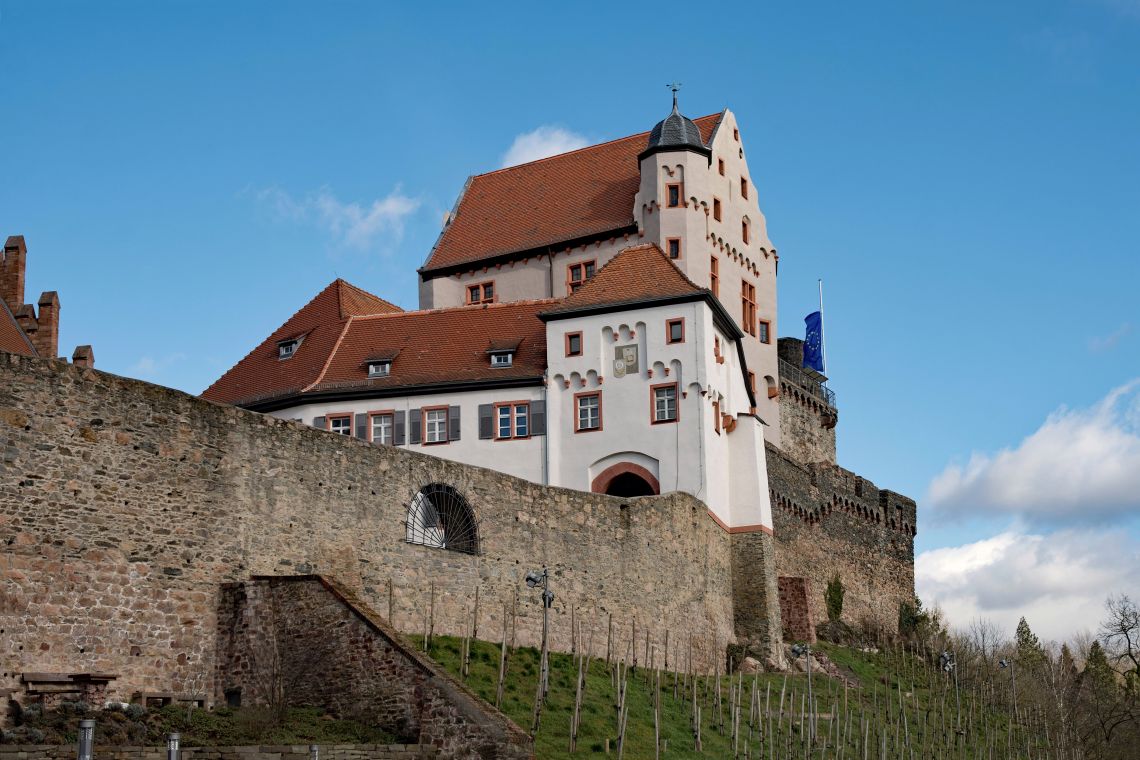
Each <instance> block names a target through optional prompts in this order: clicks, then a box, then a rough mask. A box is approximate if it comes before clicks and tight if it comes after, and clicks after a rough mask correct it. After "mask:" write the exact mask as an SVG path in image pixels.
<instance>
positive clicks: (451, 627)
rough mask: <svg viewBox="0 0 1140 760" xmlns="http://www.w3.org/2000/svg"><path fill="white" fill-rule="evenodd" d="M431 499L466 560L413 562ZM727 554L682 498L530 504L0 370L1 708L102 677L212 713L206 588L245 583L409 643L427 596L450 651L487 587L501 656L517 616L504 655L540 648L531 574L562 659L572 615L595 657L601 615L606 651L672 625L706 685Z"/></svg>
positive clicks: (724, 539)
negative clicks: (512, 641) (505, 633)
mask: <svg viewBox="0 0 1140 760" xmlns="http://www.w3.org/2000/svg"><path fill="white" fill-rule="evenodd" d="M432 482H441V483H448V484H450V485H452V486H454V487H456V488H457V489H458V490H459V491H460V492H461V493H462V494H463V495H464V496H465V497H466V499H467V500H468V501H469V502H470V503H471V505H472V507H473V509H474V512H475V515H476V518H477V519H478V521H479V541H480V551H479V553H478V554H477V555H474V556H472V555H467V554H460V553H456V552H451V551H445V550H439V549H432V548H427V547H424V546H418V545H412V544H408V543H406V542H405V540H404V539H405V529H404V519H405V514H406V509H407V505H408V504H409V502H410V501H411V500H412V498H413V497H414V495H415V494H416V493H417V491H418V490H419V489H420V488H421V487H423V486H424V485H426V484H428V483H432ZM730 538H731V537H730V536H729V535H728V534H727V533H725V532H724V531H723V530H722V529H721V528H719V527H718V526H717V525H716V524H715V523H714V522H713V520H712V519H711V518H710V517H709V516H708V514H707V512H706V509H705V507H704V505H703V504H701V503H700V502H699V501H697V500H696V499H693V498H692V497H689V496H687V495H683V494H669V495H666V496H662V497H657V498H650V499H633V500H623V499H619V498H615V497H607V496H602V495H596V494H588V493H581V492H576V491H571V490H567V489H559V488H550V487H543V486H540V485H536V484H534V483H529V482H526V481H523V480H519V479H516V478H512V477H509V476H506V475H503V474H500V473H496V472H493V471H489V470H483V469H479V468H475V467H470V466H465V465H461V464H458V463H454V462H449V461H447V460H443V459H438V458H435V457H431V456H426V455H422V454H418V453H415V452H408V451H404V450H402V449H399V448H394V447H377V446H372V445H370V444H368V443H365V442H362V441H359V440H356V439H352V438H343V437H339V436H335V435H332V434H328V433H325V432H323V431H318V430H314V429H312V428H309V427H306V426H303V425H301V424H299V423H294V422H289V421H282V420H276V419H273V418H271V417H266V416H263V415H259V414H255V413H251V412H246V411H242V410H239V409H236V408H232V407H227V406H221V405H216V404H212V403H209V402H206V401H203V400H201V399H198V398H195V397H193V396H189V395H187V394H184V393H180V392H177V391H173V390H170V389H168V388H162V387H158V386H154V385H150V384H147V383H143V382H139V381H134V380H128V379H124V378H120V377H116V376H113V375H109V374H105V373H101V372H97V371H95V370H92V369H85V368H82V367H76V366H74V365H67V364H64V363H61V362H57V361H52V360H38V359H28V358H24V357H18V356H14V355H8V354H0V658H2V661H0V690H3V689H5V688H18V686H19V673H21V672H29V671H35V672H61V673H90V672H104V673H111V674H115V675H117V676H118V678H117V679H116V680H114V681H112V682H111V685H110V688H109V692H108V697H109V698H111V699H122V700H124V701H125V700H127V699H129V698H130V697H131V695H132V693H134V692H136V691H160V692H171V691H172V692H176V693H184V694H203V695H208V696H209V697H211V698H213V699H220V698H221V693H220V689H219V686H218V684H216V683H215V682H214V681H215V678H214V673H215V666H216V662H215V654H216V648H215V636H214V632H215V631H216V630H217V627H218V625H217V624H218V619H217V617H218V609H219V589H220V587H221V584H223V583H228V582H236V581H244V580H248V579H249V578H250V577H251V576H253V575H289V574H311V573H320V574H322V575H325V576H327V577H333V578H336V579H338V580H340V581H341V582H343V584H344V585H346V586H347V587H348V588H350V589H351V590H352V591H353V592H355V593H357V594H359V595H360V597H361V599H363V600H364V601H365V602H366V603H367V604H369V605H370V606H372V607H373V608H375V609H376V610H378V611H379V612H380V613H382V614H384V615H385V616H387V615H389V611H388V599H389V598H391V599H392V600H393V608H392V610H391V613H390V614H391V619H392V622H393V624H394V626H395V627H396V628H397V629H399V630H402V631H406V632H412V633H419V632H422V631H423V630H424V627H425V621H426V614H427V609H428V605H429V595H430V593H431V591H430V589H431V588H432V586H433V585H434V590H435V606H434V607H435V614H434V617H435V631H436V632H437V633H443V634H451V635H457V636H460V635H464V634H465V633H466V631H467V628H468V621H469V619H470V615H471V607H472V597H473V595H474V592H475V589H476V588H479V589H480V597H481V598H480V608H479V609H480V615H479V621H478V635H479V636H481V637H483V638H490V639H495V638H497V637H498V636H500V635H501V632H502V628H503V615H504V608H509V607H511V606H512V605H516V604H517V609H518V618H517V631H516V632H515V636H516V642H517V643H518V644H520V645H537V643H538V640H539V633H540V628H541V618H542V616H541V607H540V604H539V600H538V594H536V593H532V592H530V591H529V590H528V589H526V588H525V586H524V584H523V583H522V580H523V576H524V575H525V573H526V572H527V571H528V570H530V569H533V568H539V567H542V566H543V565H546V566H548V567H549V569H550V572H551V584H552V589H553V591H554V593H555V594H556V598H555V603H554V610H553V615H552V618H551V642H552V647H553V648H554V649H557V650H563V651H566V650H568V649H569V647H570V625H569V621H570V616H571V615H570V610H571V607H574V608H576V612H577V619H579V620H582V621H584V622H585V624H586V625H587V627H589V626H590V625H595V626H596V627H597V631H598V633H597V635H596V636H595V638H594V641H595V648H596V649H598V650H599V652H597V653H598V654H604V647H605V640H606V635H605V631H606V625H607V616H608V615H611V614H612V615H613V618H614V628H615V635H621V636H623V637H628V635H629V633H628V632H629V630H630V627H631V625H632V624H633V622H634V620H635V619H636V621H637V624H638V629H637V630H638V635H639V636H640V635H641V632H642V631H645V630H646V628H647V627H648V629H649V631H650V635H651V637H652V639H653V640H654V641H655V642H660V641H661V640H662V639H663V638H664V634H665V628H666V627H668V628H669V629H670V632H671V642H687V640H688V638H689V635H690V634H691V635H692V639H693V643H694V659H695V660H696V662H695V663H694V665H695V666H697V667H699V668H708V667H710V666H711V665H712V659H713V658H714V657H717V658H719V657H720V656H722V655H723V652H724V647H725V645H726V644H727V643H728V642H729V641H730V640H732V639H733V637H734V627H733V626H734V619H733V601H732V594H733V586H732V576H733V569H732V558H731V555H732V550H731V549H732V546H731V540H730ZM389 588H390V591H389ZM389 594H390V595H391V596H390V597H389ZM621 632H624V633H621ZM599 642H600V643H599ZM678 646H679V645H678ZM718 653H719V654H718ZM676 654H677V653H674V655H676ZM670 659H671V660H672V659H673V657H671V658H670ZM674 661H676V660H674Z"/></svg>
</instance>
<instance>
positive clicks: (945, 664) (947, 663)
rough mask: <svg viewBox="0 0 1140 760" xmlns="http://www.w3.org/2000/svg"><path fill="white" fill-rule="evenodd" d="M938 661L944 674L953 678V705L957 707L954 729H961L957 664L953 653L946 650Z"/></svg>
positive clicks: (960, 701) (960, 702)
mask: <svg viewBox="0 0 1140 760" xmlns="http://www.w3.org/2000/svg"><path fill="white" fill-rule="evenodd" d="M938 661H939V662H940V663H941V664H942V670H943V671H944V672H946V673H951V674H953V676H954V702H955V704H956V706H957V710H958V717H957V723H956V725H955V727H956V728H961V727H962V699H961V697H960V696H959V695H958V668H957V667H956V664H957V663H955V662H954V653H953V652H951V651H949V650H946V651H944V652H943V653H942V656H941V657H939V658H938Z"/></svg>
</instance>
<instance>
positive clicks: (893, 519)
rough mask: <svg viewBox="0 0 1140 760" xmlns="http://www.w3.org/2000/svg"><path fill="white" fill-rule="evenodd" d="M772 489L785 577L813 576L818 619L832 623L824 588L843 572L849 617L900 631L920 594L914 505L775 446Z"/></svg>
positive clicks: (770, 455)
mask: <svg viewBox="0 0 1140 760" xmlns="http://www.w3.org/2000/svg"><path fill="white" fill-rule="evenodd" d="M767 459H768V486H769V489H770V496H771V499H772V521H773V523H774V525H775V538H776V541H775V543H776V569H777V571H778V574H779V576H780V578H784V577H789V578H806V579H807V580H808V582H809V584H810V593H809V600H810V604H811V610H812V618H813V620H815V621H816V622H817V623H819V622H824V621H826V620H827V609H826V603H825V598H826V597H825V594H824V591H825V589H826V587H827V582H828V580H829V579H830V578H831V577H832V576H833V575H835V574H836V573H838V575H839V578H840V580H841V581H842V582H843V586H844V589H845V590H846V597H845V599H844V604H843V620H845V621H846V622H848V623H851V624H859V623H863V622H869V621H874V622H875V623H876V624H877V625H880V626H883V627H884V628H886V629H887V630H889V631H896V630H897V629H898V606H899V603H900V602H902V601H904V600H913V599H914V535H915V527H914V526H915V503H914V502H913V501H912V500H910V499H908V498H906V497H905V496H901V495H899V494H897V493H894V492H893V491H885V490H879V489H878V488H876V487H875V484H874V483H872V482H870V481H869V480H865V479H864V478H861V477H859V476H858V475H856V474H855V473H853V472H851V471H849V470H845V469H843V468H842V467H836V466H834V465H829V464H825V463H816V464H811V465H801V464H798V463H797V462H794V461H792V460H791V459H790V458H788V457H787V456H786V455H784V454H782V453H781V452H780V451H779V450H778V449H776V448H774V447H772V446H769V447H768V450H767Z"/></svg>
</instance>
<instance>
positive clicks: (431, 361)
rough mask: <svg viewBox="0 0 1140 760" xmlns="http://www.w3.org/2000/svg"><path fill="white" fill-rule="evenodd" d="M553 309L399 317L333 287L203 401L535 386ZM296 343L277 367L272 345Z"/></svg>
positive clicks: (503, 307) (535, 306)
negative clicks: (506, 362)
mask: <svg viewBox="0 0 1140 760" xmlns="http://www.w3.org/2000/svg"><path fill="white" fill-rule="evenodd" d="M554 303H555V301H553V300H545V301H519V302H515V303H504V304H489V305H485V306H460V307H456V308H453V309H435V310H428V311H408V312H405V311H400V310H399V309H398V308H397V307H395V306H393V305H391V304H389V303H388V302H386V301H383V300H381V299H379V298H376V297H375V296H371V295H370V294H368V293H366V292H365V291H362V290H359V289H358V288H354V287H353V286H351V285H349V284H348V283H346V282H343V281H341V280H337V281H336V282H334V283H332V284H331V285H329V286H328V287H327V288H325V289H324V290H323V291H321V293H320V294H319V295H318V296H317V297H316V298H314V299H313V300H312V301H310V302H309V303H308V304H307V305H306V306H305V307H304V308H303V309H301V310H300V311H298V312H297V313H296V314H294V315H293V316H292V317H291V318H290V319H289V321H288V322H286V323H285V324H284V325H282V326H281V327H279V328H278V329H277V330H276V331H275V332H274V333H273V334H272V335H270V336H269V337H268V338H266V339H265V341H263V342H262V343H261V345H260V346H258V347H257V348H256V349H254V350H253V351H252V352H251V353H250V354H249V355H248V356H246V357H245V358H244V359H242V360H241V361H240V362H238V363H237V365H235V366H234V367H233V368H232V369H231V370H230V371H229V372H227V373H226V374H225V375H223V376H222V377H221V378H220V379H219V380H218V381H217V382H215V383H214V384H213V385H211V386H210V387H209V388H208V389H206V391H205V392H203V393H202V396H203V397H204V398H207V399H210V400H211V401H220V402H224V403H231V404H241V405H246V406H255V405H259V404H264V403H268V402H271V401H273V400H275V399H282V398H286V397H291V396H298V395H300V394H302V393H321V392H328V391H341V390H361V391H369V390H377V391H381V390H384V389H393V388H404V387H409V386H419V385H434V384H439V383H460V382H475V381H495V380H507V381H510V380H526V379H534V380H537V379H539V378H541V377H542V375H543V372H544V371H545V369H546V328H545V325H543V323H542V321H541V320H540V319H539V318H538V313H539V312H540V311H542V310H544V309H547V308H549V307H550V306H551V305H552V304H554ZM353 309H355V310H356V313H353ZM297 337H301V338H302V340H301V344H300V345H299V346H298V347H297V350H296V352H295V353H294V354H293V356H292V357H291V358H289V359H284V360H281V359H278V358H277V344H278V343H279V342H280V341H282V340H288V339H291V338H297ZM507 344H510V345H512V346H517V348H516V349H515V355H514V360H513V362H512V365H511V366H510V367H502V368H498V367H496V368H492V367H491V359H490V357H489V356H488V354H487V352H488V350H489V349H490V348H492V347H495V346H502V345H507ZM380 357H383V358H391V359H392V366H391V369H390V374H389V375H388V376H387V377H382V378H369V377H368V366H367V363H368V360H369V359H376V358H380Z"/></svg>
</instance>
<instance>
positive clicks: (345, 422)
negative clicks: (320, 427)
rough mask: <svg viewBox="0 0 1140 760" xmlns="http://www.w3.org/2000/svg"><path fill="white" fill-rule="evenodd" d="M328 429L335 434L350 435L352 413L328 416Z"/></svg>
mask: <svg viewBox="0 0 1140 760" xmlns="http://www.w3.org/2000/svg"><path fill="white" fill-rule="evenodd" d="M329 430H331V431H332V432H334V433H336V434H337V435H352V415H349V414H345V415H342V416H340V417H329Z"/></svg>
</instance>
